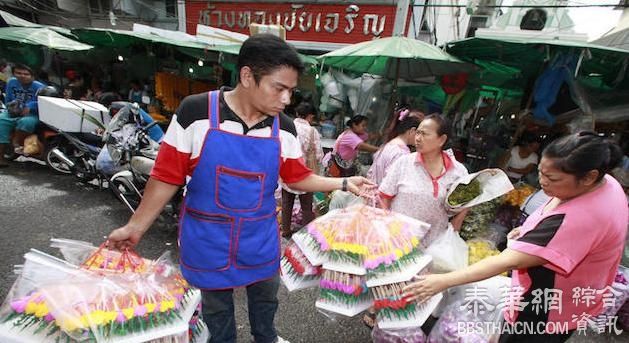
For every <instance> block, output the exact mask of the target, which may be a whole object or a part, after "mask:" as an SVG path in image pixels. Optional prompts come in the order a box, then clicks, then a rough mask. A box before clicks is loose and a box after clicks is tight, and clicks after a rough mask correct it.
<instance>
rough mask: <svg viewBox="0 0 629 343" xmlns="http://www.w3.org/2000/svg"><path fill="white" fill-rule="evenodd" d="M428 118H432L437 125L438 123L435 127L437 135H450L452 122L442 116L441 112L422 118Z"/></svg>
mask: <svg viewBox="0 0 629 343" xmlns="http://www.w3.org/2000/svg"><path fill="white" fill-rule="evenodd" d="M428 119H432V120H434V121H435V122H436V123H437V125H439V128H437V134H438V135H439V136H442V135H446V136H448V137H450V130H452V124H450V120H448V118H446V117H444V116H442V115H441V114H437V113H433V114H430V115H427V116H426V118H424V121H426V120H428Z"/></svg>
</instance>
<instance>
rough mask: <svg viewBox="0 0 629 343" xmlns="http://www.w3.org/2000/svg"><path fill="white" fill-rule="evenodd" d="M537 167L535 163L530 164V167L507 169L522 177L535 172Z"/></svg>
mask: <svg viewBox="0 0 629 343" xmlns="http://www.w3.org/2000/svg"><path fill="white" fill-rule="evenodd" d="M536 166H537V165H536V164H535V163H529V165H527V166H526V167H524V168H513V167H509V168H507V169H508V170H509V171H512V172H514V173H518V174H522V175H526V174H528V173H530V172H532V171H533V170H535V167H536Z"/></svg>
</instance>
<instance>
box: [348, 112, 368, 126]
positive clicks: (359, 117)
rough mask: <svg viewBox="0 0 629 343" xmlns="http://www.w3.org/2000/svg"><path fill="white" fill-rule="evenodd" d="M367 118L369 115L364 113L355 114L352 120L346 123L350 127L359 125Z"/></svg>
mask: <svg viewBox="0 0 629 343" xmlns="http://www.w3.org/2000/svg"><path fill="white" fill-rule="evenodd" d="M365 120H367V116H364V115H362V114H357V115H355V116H353V117H352V118H351V119H350V120H348V121H347V123H345V125H347V126H348V127H352V126H354V125H358V124H360V123H362V122H364V121H365Z"/></svg>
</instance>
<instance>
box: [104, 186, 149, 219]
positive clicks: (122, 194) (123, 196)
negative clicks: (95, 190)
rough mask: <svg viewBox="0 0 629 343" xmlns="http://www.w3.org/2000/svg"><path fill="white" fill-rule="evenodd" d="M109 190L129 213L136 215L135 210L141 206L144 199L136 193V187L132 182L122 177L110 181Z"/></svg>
mask: <svg viewBox="0 0 629 343" xmlns="http://www.w3.org/2000/svg"><path fill="white" fill-rule="evenodd" d="M109 189H111V191H112V192H113V193H114V196H116V198H117V199H118V200H120V202H122V203H123V204H124V205H125V206H126V207H127V208H128V209H129V211H131V212H134V213H135V209H136V208H138V205H140V201H141V200H142V198H141V197H140V196H139V195H138V193H137V192H136V191H135V187H134V186H133V184H132V183H131V181H129V180H128V179H125V178H122V177H121V178H115V179H113V180H109Z"/></svg>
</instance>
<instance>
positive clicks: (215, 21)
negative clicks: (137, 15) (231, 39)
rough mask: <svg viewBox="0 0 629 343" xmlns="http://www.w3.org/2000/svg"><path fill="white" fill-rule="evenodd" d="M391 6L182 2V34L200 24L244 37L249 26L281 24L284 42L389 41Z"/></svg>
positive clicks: (193, 31)
mask: <svg viewBox="0 0 629 343" xmlns="http://www.w3.org/2000/svg"><path fill="white" fill-rule="evenodd" d="M395 14H396V6H395V5H362V4H360V5H358V4H351V3H350V4H342V5H338V4H322V3H313V4H307V3H299V4H292V3H290V2H286V3H264V2H229V3H225V2H213V1H186V22H187V24H186V25H187V27H186V30H187V32H188V33H190V34H196V32H195V31H196V25H197V24H203V25H207V26H212V27H217V28H220V29H224V30H229V31H235V32H239V33H244V34H248V33H249V24H250V23H258V24H263V25H265V24H277V23H279V24H281V25H282V26H283V27H284V28H285V29H286V39H288V40H295V41H312V42H333V43H349V44H352V43H358V42H363V41H366V40H370V39H373V38H376V37H390V36H391V35H392V32H393V26H394V24H395Z"/></svg>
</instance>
